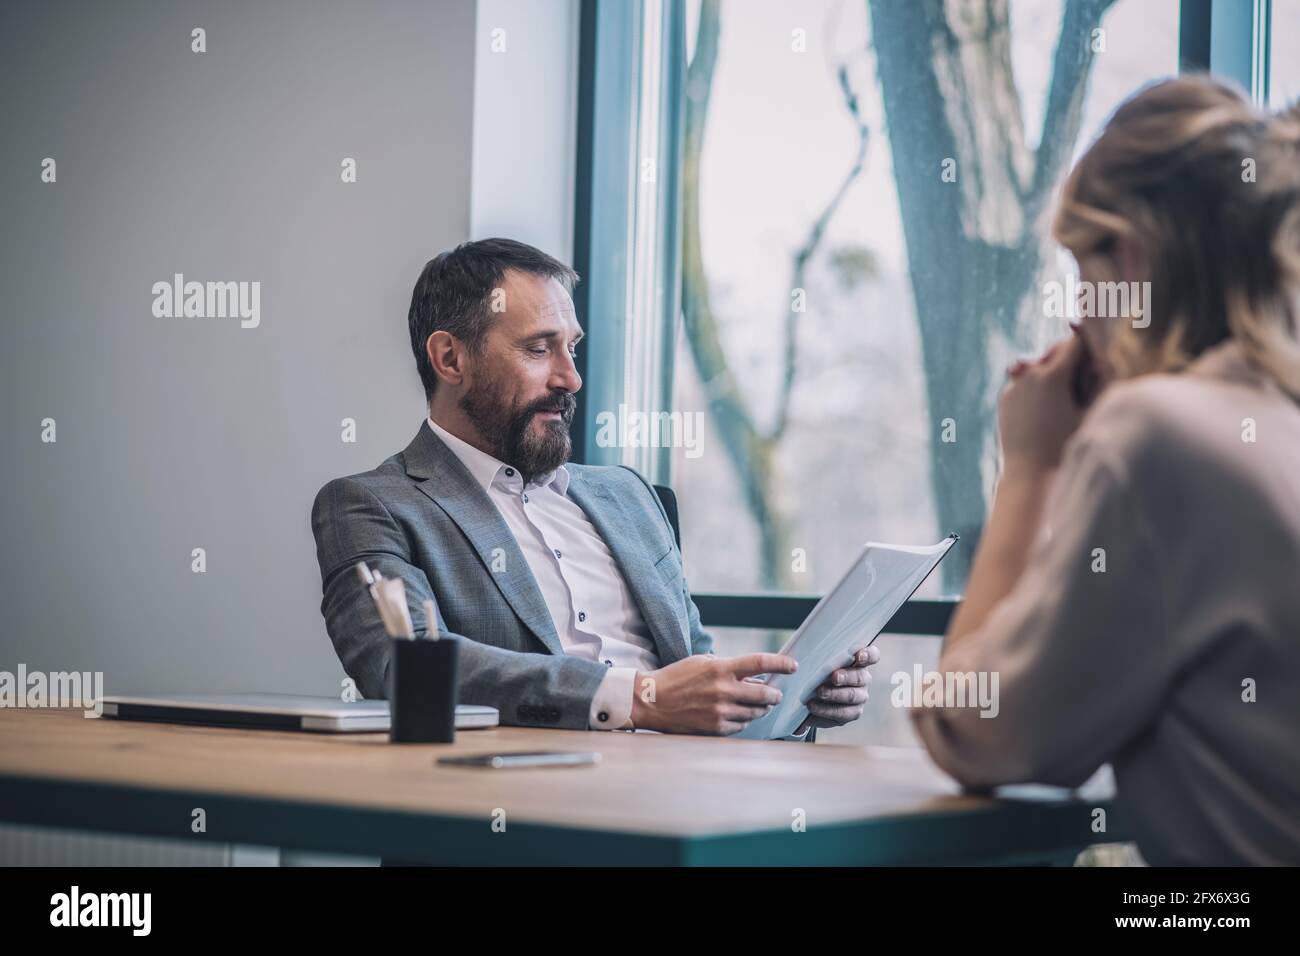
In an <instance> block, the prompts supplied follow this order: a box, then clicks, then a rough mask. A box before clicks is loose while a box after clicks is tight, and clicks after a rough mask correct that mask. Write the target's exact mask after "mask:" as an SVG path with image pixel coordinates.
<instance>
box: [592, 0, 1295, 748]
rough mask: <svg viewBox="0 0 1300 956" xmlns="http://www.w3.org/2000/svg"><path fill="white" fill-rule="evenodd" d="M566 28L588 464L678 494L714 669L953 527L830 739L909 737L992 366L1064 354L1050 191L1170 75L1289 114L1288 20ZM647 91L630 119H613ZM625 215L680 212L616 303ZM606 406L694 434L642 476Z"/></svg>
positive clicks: (937, 10)
mask: <svg viewBox="0 0 1300 956" xmlns="http://www.w3.org/2000/svg"><path fill="white" fill-rule="evenodd" d="M583 11H584V12H583V22H584V27H583V36H584V48H585V50H586V51H587V52H586V54H585V58H584V63H585V69H586V73H585V75H586V77H587V80H586V81H585V82H584V83H583V84H582V87H583V89H584V90H585V91H586V94H585V98H584V100H583V102H584V103H585V104H586V106H585V107H584V108H583V109H582V110H581V111H580V112H581V117H580V128H585V129H586V130H587V133H586V135H585V138H584V139H583V143H582V144H580V146H583V145H584V144H585V154H584V155H586V156H588V157H589V166H586V167H584V166H583V165H582V164H581V163H580V165H579V183H580V191H581V189H582V186H581V184H582V183H583V182H584V180H585V181H588V182H589V186H588V188H587V191H586V194H585V195H586V199H585V204H584V201H580V203H579V226H580V230H579V232H580V237H581V233H582V231H581V227H582V224H583V222H587V223H588V224H589V229H588V232H587V234H586V238H585V239H582V241H580V242H579V244H578V249H579V254H578V257H577V258H578V267H579V271H582V272H584V274H585V275H586V276H587V277H588V278H587V283H586V284H587V285H588V290H587V291H586V292H585V293H584V292H583V291H582V290H581V289H580V297H579V303H580V304H579V309H580V313H581V315H582V318H583V319H584V321H585V322H586V324H587V330H588V336H589V339H590V340H593V341H594V342H595V345H593V346H592V347H591V348H590V349H589V351H588V354H587V358H586V359H585V361H586V363H587V364H586V367H585V368H584V370H583V374H584V376H585V377H586V379H587V382H588V387H587V389H585V390H584V391H587V393H588V397H587V399H586V401H587V403H588V406H587V408H586V410H585V421H586V427H587V429H588V434H587V436H586V442H585V446H586V452H587V454H588V456H589V460H596V461H619V460H621V461H624V462H626V463H629V464H636V465H637V466H638V467H640V468H642V470H643V471H646V472H647V473H648V474H649V475H650V477H651V478H652V479H653V480H655V481H656V482H658V483H661V484H669V485H671V486H672V487H673V489H674V490H675V491H676V493H677V496H678V501H679V506H680V516H681V528H682V544H683V552H684V557H685V563H686V569H687V577H688V579H689V581H690V586H691V590H692V592H693V593H694V594H695V595H696V597H697V601H698V603H699V604H700V607H701V611H702V613H703V615H704V619H705V624H706V625H708V626H709V627H710V630H712V631H713V634H714V637H715V641H716V643H717V647H718V651H719V652H720V653H723V654H737V653H743V652H746V651H751V650H757V649H773V648H775V647H776V646H778V645H779V643H780V642H781V640H782V639H783V638H784V637H785V636H786V635H787V634H788V633H789V631H788V628H791V627H794V626H797V624H798V622H799V620H801V619H802V616H803V615H805V614H806V613H807V611H808V610H809V609H810V608H811V607H812V604H813V603H814V600H815V598H816V596H819V595H820V594H822V593H824V592H825V591H826V590H827V589H828V588H829V587H830V586H831V585H832V584H833V583H834V581H835V579H836V577H837V576H838V574H839V573H840V572H841V571H842V570H843V568H844V567H845V566H846V565H847V563H848V562H849V560H850V558H851V556H852V555H853V553H854V552H855V551H856V550H857V549H858V548H859V547H860V546H861V544H862V543H863V542H864V541H867V540H877V541H894V542H904V543H921V542H933V541H936V540H938V539H939V538H940V537H942V536H943V535H945V534H947V533H948V532H950V531H956V532H958V533H959V534H960V535H961V536H962V539H963V540H962V545H961V546H960V548H959V549H955V550H954V553H953V554H952V555H950V557H949V558H948V559H947V560H946V561H945V562H944V565H942V566H941V567H942V573H939V574H936V575H934V576H933V577H932V579H931V580H930V581H928V582H927V583H926V585H925V586H924V587H923V589H922V591H921V592H920V593H919V594H918V595H917V597H918V599H919V600H917V601H914V602H913V603H912V604H911V605H910V606H909V607H907V608H904V611H903V613H901V614H900V615H899V617H898V618H896V619H895V620H894V621H893V622H891V625H890V627H889V628H888V629H887V630H888V631H889V633H886V634H885V635H883V636H882V638H881V639H880V642H879V643H880V646H881V648H882V652H883V655H884V656H883V659H882V662H881V665H880V666H879V667H878V668H877V669H876V673H877V676H878V679H879V678H880V676H881V675H885V676H884V679H883V680H881V681H880V683H879V684H878V685H877V688H878V689H877V690H876V691H874V692H873V693H872V697H871V704H870V705H869V706H868V709H867V714H866V716H865V718H864V719H863V720H861V721H859V722H857V723H855V724H854V725H852V726H850V727H848V728H843V729H841V730H837V731H835V732H834V733H833V734H831V735H829V736H830V737H831V738H832V739H835V738H839V739H843V740H856V741H867V740H870V741H874V742H884V743H902V742H908V741H910V740H911V739H912V735H911V731H910V727H909V726H908V725H907V723H906V721H905V720H904V719H903V711H901V710H899V709H897V708H894V707H891V706H889V704H888V700H889V689H890V688H889V686H888V676H887V675H890V674H892V673H894V672H896V671H910V670H911V669H912V668H913V667H914V666H916V665H920V666H922V667H926V668H928V667H932V666H933V664H934V662H935V660H936V659H937V657H938V654H939V638H938V636H937V635H939V634H942V632H943V629H944V625H945V622H946V620H947V615H948V613H949V612H950V611H951V607H952V603H953V602H954V601H955V600H957V599H959V598H960V595H961V591H962V588H963V587H964V584H965V580H966V576H967V572H968V570H969V562H970V557H971V556H972V555H973V553H974V549H975V546H976V544H977V542H978V537H979V533H980V530H981V528H982V526H983V523H984V518H985V514H986V511H987V508H988V504H989V495H990V491H991V488H992V486H993V482H994V480H995V478H996V468H997V456H996V447H995V444H996V439H995V435H994V430H993V429H994V410H995V403H996V398H997V394H998V391H999V388H1000V386H1001V384H1002V381H1003V370H1004V368H1005V366H1006V364H1007V362H1008V361H1009V360H1010V359H1011V358H1012V357H1013V356H1015V355H1016V354H1019V353H1026V352H1036V351H1039V350H1041V349H1043V348H1044V347H1045V346H1046V345H1047V344H1048V343H1050V342H1051V341H1053V340H1055V339H1056V338H1058V337H1060V336H1061V335H1063V334H1065V331H1066V330H1065V320H1064V319H1063V318H1056V317H1048V316H1047V315H1045V305H1047V302H1046V299H1047V295H1048V293H1049V292H1050V291H1051V290H1052V288H1053V286H1054V284H1055V283H1058V282H1061V281H1062V279H1063V278H1064V276H1065V275H1066V273H1067V272H1068V271H1070V270H1072V269H1073V264H1072V263H1071V262H1070V261H1069V259H1068V257H1066V256H1063V255H1061V254H1060V253H1058V252H1057V251H1056V250H1055V248H1054V246H1053V245H1052V244H1051V242H1050V240H1049V239H1048V238H1047V227H1048V223H1049V220H1050V214H1051V210H1052V204H1053V199H1054V195H1055V189H1056V187H1057V185H1058V184H1059V181H1060V178H1061V177H1062V175H1063V174H1064V173H1065V172H1066V171H1067V170H1068V168H1069V166H1070V164H1071V163H1072V161H1073V160H1074V159H1075V158H1076V157H1077V156H1078V155H1079V154H1080V153H1081V152H1082V151H1083V150H1084V149H1085V148H1086V147H1087V145H1088V143H1089V142H1090V141H1091V139H1092V138H1093V137H1095V136H1096V134H1097V133H1098V132H1099V131H1100V129H1101V127H1102V126H1103V124H1104V122H1105V120H1106V118H1107V116H1108V115H1109V114H1110V113H1111V111H1112V110H1113V109H1114V108H1115V107H1116V106H1117V105H1118V104H1119V103H1120V102H1121V101H1122V100H1124V99H1125V98H1127V97H1128V96H1129V95H1131V94H1132V93H1133V92H1135V91H1136V90H1137V89H1139V88H1140V87H1141V86H1142V85H1143V84H1146V83H1148V82H1151V81H1154V80H1157V79H1160V78H1164V77H1168V76H1171V75H1173V74H1175V73H1177V72H1178V71H1179V70H1180V69H1205V68H1207V67H1209V68H1211V69H1213V70H1214V71H1216V72H1219V73H1222V74H1224V75H1227V76H1229V77H1231V78H1232V79H1234V80H1236V81H1237V82H1238V83H1239V84H1241V85H1242V86H1243V87H1245V88H1247V89H1249V90H1251V91H1252V93H1254V95H1255V96H1256V97H1257V98H1259V99H1260V100H1264V99H1265V91H1264V86H1265V83H1264V81H1263V78H1264V77H1267V80H1268V82H1267V85H1268V86H1269V87H1270V89H1269V93H1268V97H1267V98H1268V101H1269V102H1270V103H1272V104H1273V105H1281V103H1282V102H1283V101H1284V100H1288V99H1291V98H1294V97H1295V96H1296V95H1297V86H1300V82H1298V81H1300V75H1298V74H1297V73H1296V72H1295V66H1294V64H1295V63H1297V62H1300V56H1297V53H1298V52H1300V51H1297V45H1298V44H1300V38H1298V35H1297V34H1298V31H1300V0H1181V2H1180V0H943V2H939V0H925V2H922V0H628V2H626V3H617V4H611V3H604V2H598V0H585V2H584V6H583ZM1265 25H1267V26H1265ZM602 38H604V39H602ZM1270 39H1271V45H1270V42H1269V41H1270ZM649 40H653V41H654V43H653V44H651V43H649V42H648V41H649ZM654 45H657V47H658V48H659V49H660V50H661V51H663V55H664V56H670V57H671V56H676V57H679V58H680V59H678V60H675V61H673V63H675V69H677V70H678V73H677V75H676V76H672V75H671V71H661V72H656V71H655V70H652V69H648V67H647V64H646V63H645V61H644V57H645V52H646V50H647V48H648V47H650V46H654ZM1270 53H1271V56H1270ZM638 63H640V66H637V64H638ZM667 65H668V66H672V65H673V64H672V63H670V64H667ZM1265 67H1267V69H1266V68H1265ZM638 70H639V73H638V72H637V71H638ZM638 77H639V78H638ZM647 77H648V78H649V79H647ZM661 81H662V85H661V86H656V84H659V83H661ZM674 82H676V83H678V84H679V85H678V86H677V87H676V88H675V89H676V92H675V94H674V92H673V86H672V84H673V83H674ZM656 89H659V90H660V91H661V92H662V93H663V99H662V101H661V102H660V103H659V104H658V105H657V106H656V115H657V116H658V117H660V121H659V122H658V123H655V124H647V123H645V122H644V119H645V114H644V112H643V111H642V110H641V108H640V107H638V105H637V104H638V103H640V102H644V101H645V100H646V91H647V90H649V91H650V93H652V94H653V93H654V92H655V90H656ZM602 101H603V102H604V104H605V105H603V106H602ZM674 103H675V104H676V106H677V108H674ZM580 154H583V153H582V150H581V149H580ZM664 163H676V164H677V165H676V166H675V167H672V168H671V169H670V170H669V172H670V173H671V175H664V169H663V168H662V166H663V164H664ZM620 181H623V182H626V183H627V187H626V189H625V191H624V192H625V194H624V193H620V192H619V187H618V183H619V182H620ZM670 189H671V190H676V191H677V192H676V194H675V195H672V196H669V195H668V191H669V190H670ZM651 201H654V202H660V203H663V204H664V206H663V208H664V209H665V210H669V211H671V210H676V211H677V212H678V217H677V221H675V222H674V221H673V220H672V216H671V215H670V213H665V214H664V215H663V216H660V217H659V218H658V219H657V220H656V221H658V222H661V223H663V224H664V228H662V229H660V230H659V231H658V232H657V233H656V234H655V237H654V238H653V241H652V242H647V243H641V245H646V246H647V248H652V249H653V250H655V251H657V253H658V254H659V268H660V270H661V271H658V272H657V273H656V274H655V276H654V281H651V277H650V276H648V275H641V276H640V277H639V285H634V284H631V282H630V280H629V279H628V278H627V277H628V274H629V273H631V272H633V271H635V270H636V269H637V268H641V267H640V266H638V265H636V263H638V262H640V261H641V259H640V253H639V252H638V242H639V240H637V238H636V237H637V235H638V231H637V229H635V228H633V225H632V224H633V223H635V222H638V221H640V219H641V215H640V214H639V213H637V214H635V215H631V214H629V213H628V210H633V211H634V212H635V210H637V209H638V208H640V207H644V206H647V204H648V203H650V202H651ZM674 232H676V233H677V234H678V236H677V241H675V242H673V241H668V240H670V239H671V238H673V233H674ZM674 253H675V254H674ZM638 288H639V289H642V290H654V291H655V293H656V296H652V297H648V298H643V299H638V298H637V296H636V290H637V289H638ZM674 289H679V290H680V304H678V303H677V302H676V301H675V300H674V299H673V296H671V295H670V294H668V293H670V292H671V291H672V290H674ZM583 296H586V298H583ZM647 321H650V322H659V323H662V324H663V327H664V328H669V329H671V332H672V334H671V335H670V336H668V337H666V338H665V339H663V340H661V342H662V345H663V350H662V353H661V352H660V351H659V346H657V345H655V344H654V343H653V342H652V343H651V344H650V345H646V344H645V342H643V341H642V339H637V338H633V337H631V336H630V335H628V334H627V331H628V330H631V329H632V327H633V326H636V325H637V324H638V323H642V322H647ZM603 340H608V343H607V344H606V345H601V342H602V341H603ZM645 341H650V340H648V339H647V340H645ZM656 396H657V398H656ZM656 401H659V402H661V404H658V405H655V404H653V403H654V402H656ZM618 403H625V404H626V405H627V406H628V407H629V408H632V409H641V410H647V411H654V410H655V409H659V410H665V411H671V412H672V413H673V414H674V415H676V416H678V417H679V419H680V420H682V421H685V420H687V419H690V420H691V421H698V423H699V427H700V431H699V432H695V431H694V430H692V429H688V430H687V436H688V437H689V438H690V441H688V442H683V443H678V444H677V445H676V446H675V447H673V448H671V449H670V450H669V451H668V452H667V453H661V454H655V455H646V454H638V453H637V451H636V449H628V448H608V447H601V444H600V442H599V440H598V438H597V437H596V435H595V431H594V427H595V423H596V422H597V421H598V420H599V417H600V416H602V415H604V416H609V415H611V414H612V413H613V412H614V410H615V408H616V406H617V404H618ZM647 403H650V406H649V407H647ZM783 594H784V595H790V594H794V595H807V596H808V597H806V598H799V597H781V596H780V595H783Z"/></svg>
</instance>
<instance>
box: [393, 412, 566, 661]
mask: <svg viewBox="0 0 1300 956" xmlns="http://www.w3.org/2000/svg"><path fill="white" fill-rule="evenodd" d="M402 456H403V459H404V461H405V464H406V473H407V474H408V475H410V476H411V477H412V478H415V479H418V480H419V481H420V483H419V485H417V487H418V488H419V489H420V490H421V491H422V492H424V493H425V494H426V495H428V496H429V497H430V498H431V499H432V500H433V502H434V504H436V505H437V506H438V507H439V508H441V509H442V510H443V511H445V512H446V513H447V517H449V518H451V520H452V521H454V522H455V523H456V525H457V527H459V528H460V530H461V531H462V532H464V534H465V537H466V538H468V539H469V541H470V544H471V545H473V547H474V550H475V551H476V552H477V553H478V556H479V560H480V561H482V562H483V567H484V569H485V570H486V571H487V573H488V576H489V577H491V578H492V580H493V581H495V582H496V586H497V588H498V590H500V591H501V595H502V596H503V597H504V598H505V599H506V600H507V601H509V602H510V606H511V607H512V608H514V611H515V613H516V614H518V615H519V619H520V620H521V621H523V622H524V624H525V625H526V626H527V627H528V629H529V630H531V631H532V632H533V633H534V634H535V635H536V636H537V639H538V640H540V641H541V642H542V643H543V644H545V645H546V648H547V650H549V651H550V652H551V653H552V654H563V653H564V647H563V646H562V645H561V644H560V638H559V636H558V635H557V634H556V633H555V622H554V621H553V620H552V619H551V612H550V611H549V610H547V607H546V601H545V600H544V599H543V598H542V589H541V588H539V587H538V586H537V581H536V579H535V578H534V577H533V572H532V571H530V570H529V568H528V562H527V561H526V560H524V555H523V552H521V551H520V550H519V545H518V544H517V543H516V542H515V536H514V535H513V534H511V533H510V528H509V527H508V526H507V525H506V522H505V519H504V518H502V517H501V514H500V512H498V511H497V509H496V506H495V505H493V504H492V501H491V499H489V498H488V496H487V493H486V492H485V491H484V490H483V489H482V488H481V487H480V486H479V484H478V482H476V481H475V480H474V478H473V476H472V475H471V474H470V473H469V471H468V470H467V469H466V468H465V466H464V465H462V464H461V462H460V459H459V458H457V457H456V455H455V454H454V453H453V452H452V450H451V449H450V448H448V447H447V446H446V445H444V444H443V443H442V441H441V440H440V439H439V438H438V436H437V435H435V434H434V433H433V431H432V430H431V429H430V428H429V426H428V425H427V424H424V423H421V424H420V431H419V432H418V433H417V434H416V436H415V438H413V439H412V440H411V443H410V444H409V445H407V446H406V450H405V451H404V452H403V453H402ZM498 548H499V549H500V553H502V554H504V556H505V566H504V570H501V571H493V570H492V569H493V566H494V564H495V565H498V566H499V565H500V564H501V562H500V561H497V560H496V558H497V557H498V552H497V549H498Z"/></svg>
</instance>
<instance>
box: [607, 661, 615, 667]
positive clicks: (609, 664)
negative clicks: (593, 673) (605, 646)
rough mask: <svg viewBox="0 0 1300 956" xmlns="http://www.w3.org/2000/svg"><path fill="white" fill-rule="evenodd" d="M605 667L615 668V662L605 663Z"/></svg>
mask: <svg viewBox="0 0 1300 956" xmlns="http://www.w3.org/2000/svg"><path fill="white" fill-rule="evenodd" d="M605 666H606V667H613V666H614V662H613V661H605Z"/></svg>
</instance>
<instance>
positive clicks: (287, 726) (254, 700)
mask: <svg viewBox="0 0 1300 956" xmlns="http://www.w3.org/2000/svg"><path fill="white" fill-rule="evenodd" d="M104 716H105V717H115V718H117V719H119V720H152V721H161V722H164V723H177V724H204V725H209V726H217V727H247V728H260V729H264V730H312V731H317V732H320V733H329V734H346V733H375V732H376V731H383V732H387V731H388V727H389V713H388V701H386V700H358V701H355V702H353V703H348V702H346V701H342V700H339V699H338V698H334V697H307V696H301V695H297V694H170V695H165V696H163V695H158V696H154V695H141V696H136V697H123V696H105V697H104ZM499 722H500V715H499V714H498V713H497V709H496V708H495V707H484V706H481V705H478V704H460V705H459V706H457V708H456V729H457V730H473V729H475V728H479V727H495V726H497V724H498V723H499Z"/></svg>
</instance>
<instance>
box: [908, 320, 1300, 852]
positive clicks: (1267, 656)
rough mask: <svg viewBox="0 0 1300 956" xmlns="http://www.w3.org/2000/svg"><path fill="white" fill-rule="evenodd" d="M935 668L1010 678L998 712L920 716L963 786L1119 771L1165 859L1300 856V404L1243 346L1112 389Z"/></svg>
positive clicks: (1125, 804)
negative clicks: (1003, 580)
mask: <svg viewBox="0 0 1300 956" xmlns="http://www.w3.org/2000/svg"><path fill="white" fill-rule="evenodd" d="M1103 562H1104V563H1103ZM1102 568H1104V570H1102ZM939 669H940V671H945V672H946V671H957V672H976V673H978V672H981V671H986V672H990V673H991V672H996V673H997V680H998V685H997V686H998V709H997V715H996V716H994V717H992V718H987V717H981V716H980V710H979V709H978V707H971V706H968V707H964V708H962V707H952V706H949V707H930V708H925V707H918V708H914V709H913V711H912V716H913V718H914V721H915V725H916V727H917V729H918V731H919V733H920V736H921V738H922V739H923V740H924V742H925V745H926V747H927V748H929V751H930V753H931V755H932V756H933V758H934V759H935V761H936V762H937V763H938V764H939V765H940V766H942V767H943V768H944V769H945V770H947V771H948V772H949V773H951V774H952V775H953V776H955V777H956V778H957V779H958V780H960V781H962V782H963V783H965V784H967V785H969V786H972V787H987V786H993V785H998V784H1004V783H1021V782H1037V783H1049V784H1059V785H1065V786H1077V785H1078V784H1080V783H1082V782H1083V781H1084V780H1085V779H1086V778H1087V777H1088V776H1089V775H1090V774H1091V773H1092V772H1093V771H1094V770H1095V769H1096V768H1097V767H1098V766H1099V765H1101V764H1103V763H1111V764H1112V765H1113V766H1114V770H1115V779H1116V785H1117V788H1118V791H1119V793H1118V800H1119V809H1120V811H1121V812H1122V813H1123V815H1124V819H1125V821H1126V825H1127V826H1128V827H1130V828H1132V831H1133V832H1134V833H1135V834H1136V838H1137V841H1138V846H1139V849H1140V850H1141V851H1142V853H1143V855H1144V856H1145V857H1146V859H1147V860H1148V861H1149V862H1151V863H1155V864H1177V863H1201V864H1265V863H1289V864H1298V863H1300V405H1297V403H1295V402H1294V401H1292V400H1290V399H1289V398H1288V397H1287V396H1286V395H1285V393H1283V392H1281V391H1280V390H1279V389H1277V388H1276V387H1275V386H1274V385H1273V384H1272V383H1271V381H1269V380H1267V379H1266V378H1265V377H1264V376H1262V375H1261V374H1260V373H1258V372H1256V371H1255V370H1254V369H1253V368H1252V367H1251V366H1249V365H1248V364H1247V362H1246V361H1245V359H1244V358H1243V356H1242V355H1241V352H1240V350H1239V349H1238V347H1237V345H1236V344H1235V343H1234V342H1231V341H1229V342H1227V343H1224V344H1221V345H1219V346H1217V347H1215V348H1214V349H1211V350H1209V351H1207V352H1206V353H1204V354H1203V355H1202V356H1200V358H1199V359H1198V360H1197V361H1196V362H1195V363H1193V364H1192V365H1191V366H1190V367H1189V368H1188V369H1187V370H1186V371H1185V372H1183V373H1182V374H1177V375H1148V376H1143V377H1141V378H1137V379H1133V380H1130V381H1127V382H1124V383H1121V384H1117V385H1115V386H1113V387H1111V388H1109V389H1107V390H1106V391H1105V393H1104V394H1103V395H1102V396H1101V398H1100V399H1099V400H1098V402H1097V404H1096V405H1095V406H1094V407H1093V408H1092V409H1091V410H1090V411H1089V412H1088V414H1087V416H1086V417H1085V419H1084V422H1083V424H1082V425H1081V426H1080V429H1079V431H1078V432H1077V433H1076V434H1075V436H1074V437H1073V438H1072V439H1071V440H1070V443H1069V444H1068V446H1067V448H1066V452H1065V457H1064V460H1063V462H1062V466H1061V469H1060V471H1059V473H1058V475H1057V477H1056V478H1055V479H1054V486H1053V487H1052V489H1051V490H1050V492H1049V496H1048V500H1047V504H1046V507H1045V511H1044V527H1043V529H1042V530H1041V532H1040V533H1039V535H1038V537H1037V539H1036V540H1035V542H1034V544H1033V546H1032V551H1031V555H1030V559H1029V563H1028V567H1027V569H1026V571H1025V573H1024V576H1023V577H1022V579H1021V580H1020V582H1019V583H1018V584H1017V586H1016V588H1015V590H1014V591H1013V593H1012V594H1010V595H1008V596H1007V597H1006V598H1005V599H1004V600H1002V601H1001V602H1000V603H999V604H998V605H997V606H996V607H995V608H994V609H993V610H992V612H991V613H990V614H989V616H988V618H987V619H986V620H985V622H984V624H983V626H982V627H981V628H980V629H979V631H978V632H977V633H974V634H969V635H967V637H966V638H965V639H963V640H962V641H960V642H958V643H957V644H956V646H954V647H952V648H950V649H947V650H945V652H944V654H943V656H942V659H941V662H940V666H939ZM1095 839H1097V840H1098V841H1100V840H1102V839H1104V836H1102V835H1098V836H1097V837H1096V838H1095Z"/></svg>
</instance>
